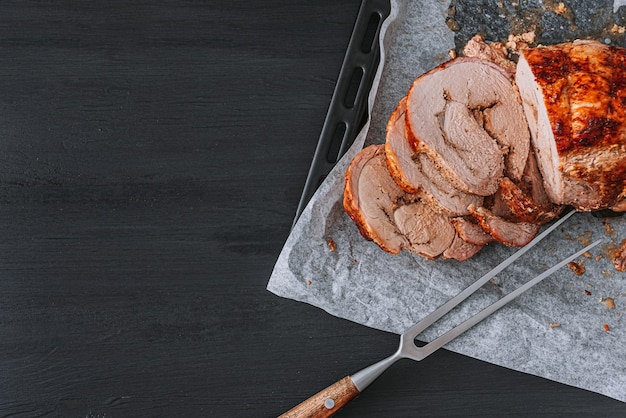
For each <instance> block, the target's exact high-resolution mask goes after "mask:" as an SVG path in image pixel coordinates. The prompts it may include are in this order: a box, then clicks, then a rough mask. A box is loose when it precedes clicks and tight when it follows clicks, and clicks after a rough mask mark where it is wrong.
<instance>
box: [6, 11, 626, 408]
mask: <svg viewBox="0 0 626 418" xmlns="http://www.w3.org/2000/svg"><path fill="white" fill-rule="evenodd" d="M358 8H359V1H357V0H351V1H343V2H336V1H328V0H325V1H316V2H307V1H275V0H274V1H264V2H253V1H243V0H240V1H231V2H199V1H176V2H175V1H158V2H153V1H134V2H117V1H113V2H95V1H92V2H80V5H79V2H74V1H66V2H60V1H59V2H47V1H3V2H0V118H1V122H0V232H1V236H2V239H0V310H1V311H0V416H11V417H35V416H37V417H38V416H51V417H52V416H63V417H65V416H67V417H122V416H123V417H127V416H133V417H138V416H187V417H189V416H237V417H239V416H251V417H261V416H275V415H278V414H279V413H281V412H284V411H286V410H287V409H289V408H291V407H292V406H293V405H295V404H296V403H298V402H299V401H301V400H303V399H304V398H306V397H308V396H309V395H312V394H313V393H314V392H316V391H318V390H320V389H322V388H323V387H325V386H327V385H328V384H330V383H332V382H334V381H335V380H337V379H339V378H341V377H343V376H345V375H346V374H350V373H353V372H355V371H356V370H358V369H360V368H362V367H364V366H367V365H369V364H371V363H373V362H375V361H377V360H379V359H381V358H383V357H385V356H387V355H389V354H391V353H392V352H393V351H394V350H395V349H396V346H397V341H398V339H397V336H395V335H392V334H387V333H384V332H379V331H375V330H372V329H369V328H366V327H363V326H360V325H356V324H353V323H350V322H347V321H344V320H340V319H337V318H334V317H332V316H330V315H328V314H326V313H324V312H322V311H320V310H318V309H316V308H313V307H311V306H308V305H304V304H301V303H297V302H294V301H290V300H285V299H281V298H279V297H277V296H274V295H272V294H271V293H269V292H267V291H266V290H265V286H266V283H267V280H268V278H269V276H270V273H271V271H272V267H273V265H274V263H275V261H276V259H277V257H278V254H279V252H280V250H281V248H282V245H283V243H284V241H285V239H286V238H287V236H288V234H289V230H290V227H291V224H292V221H293V215H294V213H295V211H296V207H297V204H298V200H299V197H300V193H301V190H302V187H303V185H304V182H305V178H306V173H307V171H308V167H309V163H310V161H311V157H312V155H313V152H314V150H315V145H316V143H317V139H318V137H319V133H320V130H321V127H322V124H323V121H324V117H325V113H326V110H327V108H328V104H329V102H330V98H331V96H332V92H333V88H334V86H335V83H336V80H337V76H338V74H339V70H340V67H341V63H342V60H343V56H344V52H345V49H346V46H347V43H348V40H349V37H350V33H351V30H352V27H353V25H354V21H355V18H356V15H357V12H358ZM624 414H626V405H625V404H623V403H620V402H617V401H613V400H611V399H608V398H605V397H603V396H600V395H596V394H592V393H589V392H585V391H582V390H578V389H574V388H570V387H567V386H564V385H560V384H558V383H554V382H550V381H547V380H544V379H540V378H536V377H532V376H529V375H524V374H520V373H516V372H512V371H510V370H506V369H503V368H500V367H496V366H493V365H489V364H486V363H483V362H479V361H475V360H472V359H469V358H466V357H463V356H460V355H456V354H452V353H450V352H447V351H444V350H442V351H440V352H438V353H436V354H434V355H433V356H432V357H430V358H428V359H427V360H426V361H424V362H422V363H415V362H410V361H408V360H407V361H402V362H400V363H398V364H396V365H395V366H394V367H392V369H390V370H389V371H388V372H387V373H385V374H384V375H383V376H382V377H381V378H380V379H379V380H377V381H376V382H375V383H374V384H373V385H372V386H370V388H368V389H367V391H366V392H364V394H362V395H361V396H360V397H359V398H357V399H356V400H355V401H353V402H352V403H351V404H350V405H349V406H348V407H347V408H345V409H344V410H343V411H341V412H340V413H339V414H338V416H345V417H349V416H354V417H357V416H358V417H363V416H470V415H476V416H512V415H518V416H566V415H570V416H571V415H583V416H620V415H624Z"/></svg>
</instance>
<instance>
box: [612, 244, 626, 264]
mask: <svg viewBox="0 0 626 418" xmlns="http://www.w3.org/2000/svg"><path fill="white" fill-rule="evenodd" d="M609 254H611V257H612V258H613V265H614V266H615V270H617V271H626V239H624V240H623V241H622V242H621V243H620V246H619V247H618V248H612V249H610V250H609Z"/></svg>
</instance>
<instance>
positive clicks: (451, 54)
mask: <svg viewBox="0 0 626 418" xmlns="http://www.w3.org/2000/svg"><path fill="white" fill-rule="evenodd" d="M448 56H449V57H450V59H455V58H456V51H455V50H454V49H451V50H449V51H448Z"/></svg>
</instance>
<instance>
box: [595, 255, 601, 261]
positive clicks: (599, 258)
mask: <svg viewBox="0 0 626 418" xmlns="http://www.w3.org/2000/svg"><path fill="white" fill-rule="evenodd" d="M594 260H596V261H600V260H602V255H601V254H599V255H597V256H596V258H595V259H594Z"/></svg>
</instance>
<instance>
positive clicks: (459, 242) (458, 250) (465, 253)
mask: <svg viewBox="0 0 626 418" xmlns="http://www.w3.org/2000/svg"><path fill="white" fill-rule="evenodd" d="M482 248H483V246H482V245H477V244H471V243H469V242H467V241H465V240H464V239H463V238H461V237H460V236H459V235H456V236H455V237H454V241H452V244H450V247H448V248H447V249H446V250H445V251H444V252H443V254H442V257H443V258H445V259H448V260H457V261H465V260H467V259H469V258H471V257H473V256H474V255H476V253H478V252H479V251H480V250H481V249H482Z"/></svg>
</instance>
